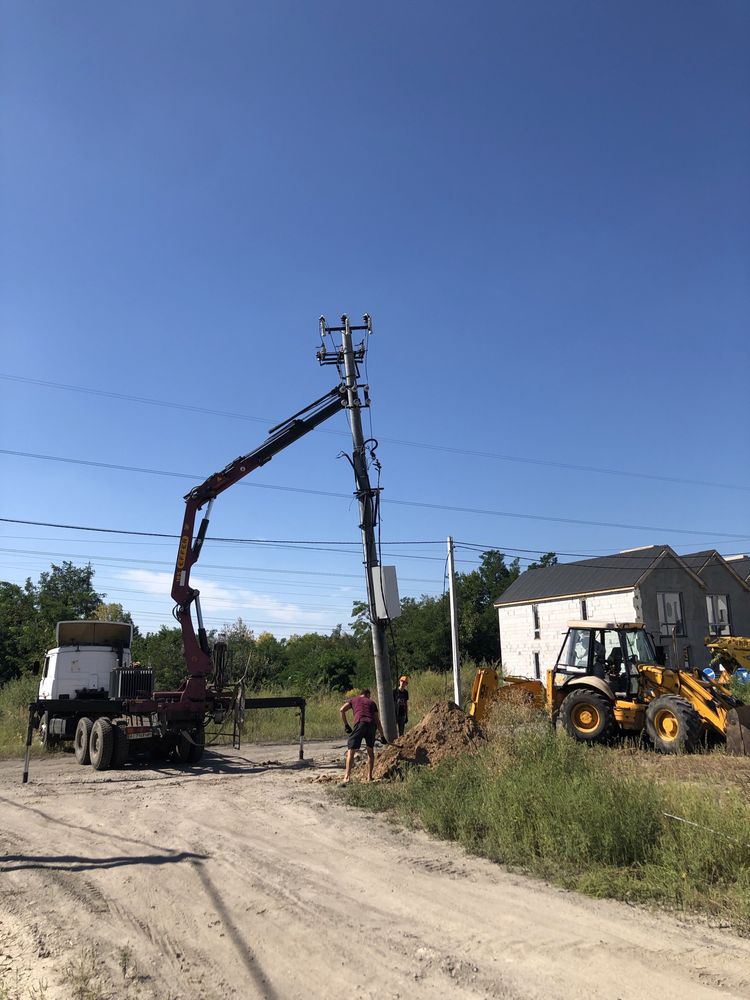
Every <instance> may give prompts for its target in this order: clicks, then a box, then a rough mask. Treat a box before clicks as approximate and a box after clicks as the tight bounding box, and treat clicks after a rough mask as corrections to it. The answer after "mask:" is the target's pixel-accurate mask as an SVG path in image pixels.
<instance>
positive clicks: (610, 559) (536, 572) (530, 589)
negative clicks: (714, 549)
mask: <svg viewBox="0 0 750 1000" xmlns="http://www.w3.org/2000/svg"><path fill="white" fill-rule="evenodd" d="M667 553H669V554H671V555H673V556H674V557H675V558H676V559H680V558H681V557H679V556H677V555H676V554H675V553H674V552H673V550H672V549H671V548H670V547H669V546H668V545H651V546H649V547H648V548H643V549H636V550H634V551H632V552H617V553H614V554H613V555H611V556H597V557H596V558H595V559H582V560H580V561H578V562H572V563H558V564H557V565H556V566H541V567H539V568H538V569H527V570H526V572H525V573H522V574H521V576H519V577H518V579H517V580H514V582H513V583H512V584H511V585H510V587H508V589H507V590H505V591H503V593H502V594H501V595H500V597H499V598H498V599H497V600H496V601H495V607H496V608H499V607H503V606H504V605H507V604H526V603H527V602H529V601H541V600H545V599H550V598H553V597H568V596H570V597H575V596H578V595H581V596H583V595H585V594H596V593H608V592H611V591H613V590H628V589H630V588H631V587H634V586H635V585H636V584H637V583H638V581H639V580H640V579H641V577H642V576H643V575H644V574H645V573H648V572H649V570H650V569H651V568H652V567H653V566H654V564H655V563H656V562H657V561H658V560H659V559H660V558H661V557H662V556H664V555H665V554H667ZM704 561H705V560H704ZM691 569H692V567H691Z"/></svg>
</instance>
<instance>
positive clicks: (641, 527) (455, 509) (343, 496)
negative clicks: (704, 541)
mask: <svg viewBox="0 0 750 1000" xmlns="http://www.w3.org/2000/svg"><path fill="white" fill-rule="evenodd" d="M0 454H2V455H13V456H15V457H21V458H34V459H41V460H43V461H47V462H63V463H66V464H70V465H85V466H90V467H94V468H102V469H114V470H116V471H119V472H140V473H145V474H148V475H152V476H170V477H172V478H176V479H190V480H192V481H193V482H201V481H202V479H201V477H200V476H195V475H188V474H186V473H183V472H165V471H163V470H160V469H144V468H140V467H137V466H128V465H115V464H113V463H109V462H94V461H88V460H85V459H77V458H65V457H60V456H56V455H39V454H36V453H34V452H22V451H11V450H9V449H7V448H0ZM204 478H205V477H204ZM237 485H238V486H246V487H250V488H252V489H264V490H278V491H281V492H284V493H304V494H307V495H309V496H321V497H332V498H335V499H338V500H347V501H349V502H351V499H352V497H351V495H350V494H348V493H333V492H331V491H329V490H310V489H304V488H303V487H300V486H277V485H272V484H270V483H247V482H241V483H237ZM381 503H385V504H393V505H395V506H400V507H418V508H420V509H422V510H445V511H449V512H451V513H460V514H481V515H483V516H488V517H509V518H518V519H522V520H528V521H549V522H551V523H555V524H580V525H584V526H586V527H594V528H620V529H622V530H626V531H664V532H669V533H672V534H679V535H711V536H713V537H715V538H729V539H732V540H735V539H737V538H750V534H748V535H744V534H740V533H739V532H738V531H732V532H726V531H710V530H709V529H707V528H673V527H667V526H664V525H661V526H660V525H653V524H624V523H622V522H619V521H593V520H587V519H584V518H574V517H554V516H552V515H549V514H527V513H522V512H520V511H504V510H492V509H490V508H484V507H459V506H454V505H451V504H437V503H426V502H425V501H422V500H394V499H388V500H386V499H383V500H381Z"/></svg>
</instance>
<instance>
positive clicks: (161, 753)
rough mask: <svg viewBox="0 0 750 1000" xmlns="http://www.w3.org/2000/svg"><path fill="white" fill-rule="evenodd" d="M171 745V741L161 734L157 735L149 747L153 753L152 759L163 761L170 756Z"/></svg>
mask: <svg viewBox="0 0 750 1000" xmlns="http://www.w3.org/2000/svg"><path fill="white" fill-rule="evenodd" d="M169 751H170V746H169V743H167V741H166V740H165V739H163V737H161V736H155V737H154V739H153V740H152V741H151V746H150V748H149V753H150V755H151V760H154V761H162V760H166V759H167V758H168V757H169Z"/></svg>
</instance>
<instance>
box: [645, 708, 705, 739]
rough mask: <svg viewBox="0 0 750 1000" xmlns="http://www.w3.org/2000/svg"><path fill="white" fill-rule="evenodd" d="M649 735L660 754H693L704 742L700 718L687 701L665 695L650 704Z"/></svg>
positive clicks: (648, 709)
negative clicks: (702, 740)
mask: <svg viewBox="0 0 750 1000" xmlns="http://www.w3.org/2000/svg"><path fill="white" fill-rule="evenodd" d="M646 733H647V734H648V737H649V739H650V740H651V742H652V743H653V744H654V747H655V748H656V749H657V750H658V751H659V752H660V753H692V752H693V751H694V750H696V749H697V748H698V746H699V745H700V741H701V720H700V716H699V715H698V713H697V712H696V710H695V709H694V708H693V706H692V705H691V704H690V702H689V701H686V700H685V698H680V696H679V695H676V694H663V695H660V696H659V697H658V698H654V700H653V701H652V702H649V706H648V708H647V709H646Z"/></svg>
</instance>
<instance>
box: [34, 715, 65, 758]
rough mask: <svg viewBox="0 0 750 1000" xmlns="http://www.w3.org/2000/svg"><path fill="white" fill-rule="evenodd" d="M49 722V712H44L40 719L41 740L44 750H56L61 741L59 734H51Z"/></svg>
mask: <svg viewBox="0 0 750 1000" xmlns="http://www.w3.org/2000/svg"><path fill="white" fill-rule="evenodd" d="M49 722H50V718H49V712H44V714H43V715H42V717H41V719H40V720H39V742H40V743H41V745H42V749H44V750H54V748H55V747H56V746H57V745H58V744H59V742H60V737H59V736H50V731H49Z"/></svg>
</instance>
